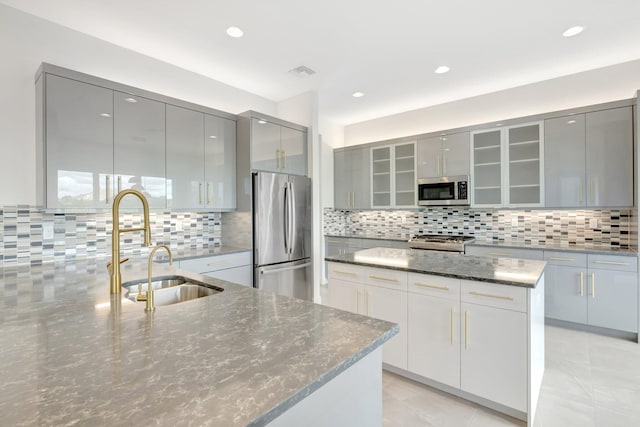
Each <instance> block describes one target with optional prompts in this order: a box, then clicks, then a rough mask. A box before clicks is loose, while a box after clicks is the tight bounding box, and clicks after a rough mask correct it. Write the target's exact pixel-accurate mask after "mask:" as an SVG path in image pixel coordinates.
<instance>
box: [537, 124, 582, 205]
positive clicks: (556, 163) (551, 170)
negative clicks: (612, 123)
mask: <svg viewBox="0 0 640 427" xmlns="http://www.w3.org/2000/svg"><path fill="white" fill-rule="evenodd" d="M544 132H545V136H544V140H545V153H544V165H545V180H546V188H545V197H546V206H547V207H558V208H562V207H584V206H585V205H586V198H585V193H584V189H585V184H584V181H585V164H586V163H585V162H586V160H585V156H586V152H585V116H584V114H576V115H573V116H567V117H558V118H555V119H549V120H545V122H544Z"/></svg>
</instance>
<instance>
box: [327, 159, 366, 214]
mask: <svg viewBox="0 0 640 427" xmlns="http://www.w3.org/2000/svg"><path fill="white" fill-rule="evenodd" d="M369 150H370V149H369V148H358V149H351V150H336V151H334V156H333V173H334V175H333V180H334V193H333V194H334V196H333V197H334V203H333V204H334V208H336V209H369V208H371V195H370V187H369V170H370V169H369V168H370V159H369V156H370V154H369V153H370V151H369Z"/></svg>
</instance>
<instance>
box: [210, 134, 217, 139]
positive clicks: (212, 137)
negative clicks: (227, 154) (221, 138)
mask: <svg viewBox="0 0 640 427" xmlns="http://www.w3.org/2000/svg"><path fill="white" fill-rule="evenodd" d="M209 138H211V139H216V138H217V136H215V135H209Z"/></svg>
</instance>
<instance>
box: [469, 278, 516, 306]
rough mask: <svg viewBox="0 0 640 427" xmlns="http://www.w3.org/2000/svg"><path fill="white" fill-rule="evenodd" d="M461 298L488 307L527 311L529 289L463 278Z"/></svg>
mask: <svg viewBox="0 0 640 427" xmlns="http://www.w3.org/2000/svg"><path fill="white" fill-rule="evenodd" d="M460 284H461V289H460V291H461V294H462V295H461V300H462V302H468V303H471V304H480V305H485V306H487V307H496V308H504V309H507V310H513V311H522V312H526V311H527V289H526V288H520V287H517V286H509V285H497V284H494V283H485V282H475V281H470V280H461V281H460Z"/></svg>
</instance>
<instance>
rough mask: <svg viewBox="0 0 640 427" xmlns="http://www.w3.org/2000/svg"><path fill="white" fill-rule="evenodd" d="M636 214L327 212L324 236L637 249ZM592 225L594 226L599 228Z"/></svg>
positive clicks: (624, 211) (446, 210) (618, 211)
mask: <svg viewBox="0 0 640 427" xmlns="http://www.w3.org/2000/svg"><path fill="white" fill-rule="evenodd" d="M637 217H638V215H637V212H636V211H635V210H634V209H599V210H490V209H471V208H459V207H442V208H428V209H424V210H422V211H400V210H398V211H389V210H380V211H377V210H376V211H373V210H372V211H369V210H367V211H356V210H353V211H351V210H337V209H331V208H326V209H325V210H324V234H333V235H340V234H349V235H356V236H359V235H360V236H369V237H380V238H394V239H401V240H405V239H409V238H410V237H411V236H413V235H415V234H451V235H460V234H463V235H469V236H474V237H475V238H476V240H478V241H484V242H504V243H516V244H517V243H528V244H560V245H567V246H569V245H583V244H597V245H610V246H612V247H619V248H623V249H628V248H634V249H635V248H636V246H637V241H638V221H637ZM595 223H597V226H596V227H591V225H596V224H595Z"/></svg>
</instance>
